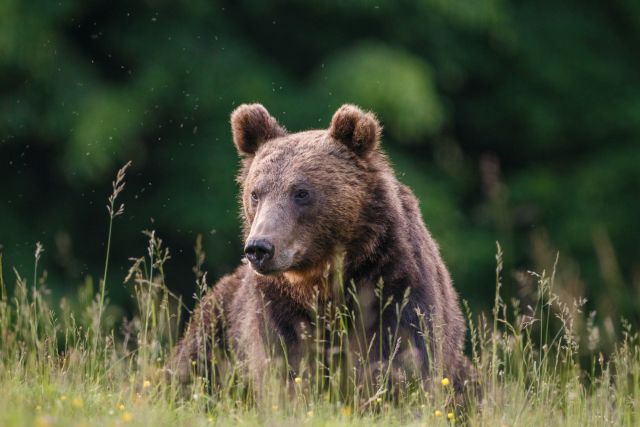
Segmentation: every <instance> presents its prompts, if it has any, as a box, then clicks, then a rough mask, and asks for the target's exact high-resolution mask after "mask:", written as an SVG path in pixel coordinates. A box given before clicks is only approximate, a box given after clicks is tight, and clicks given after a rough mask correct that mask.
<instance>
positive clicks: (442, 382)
mask: <svg viewBox="0 0 640 427" xmlns="http://www.w3.org/2000/svg"><path fill="white" fill-rule="evenodd" d="M440 383H441V384H442V386H443V387H446V386H448V385H449V378H447V377H444V378H443V379H442V381H440Z"/></svg>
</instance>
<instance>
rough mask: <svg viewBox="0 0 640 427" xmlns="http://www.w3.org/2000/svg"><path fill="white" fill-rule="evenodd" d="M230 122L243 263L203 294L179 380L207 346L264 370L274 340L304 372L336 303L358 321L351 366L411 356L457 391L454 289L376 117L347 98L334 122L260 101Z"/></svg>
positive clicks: (459, 350) (459, 369)
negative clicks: (316, 123) (276, 114)
mask: <svg viewBox="0 0 640 427" xmlns="http://www.w3.org/2000/svg"><path fill="white" fill-rule="evenodd" d="M231 128H232V133H233V141H234V143H235V145H236V147H237V150H238V152H239V154H240V157H241V169H240V173H239V175H238V183H239V184H240V187H241V195H240V202H241V211H242V219H243V223H244V239H245V247H244V252H245V262H244V263H243V264H242V265H240V266H239V267H238V268H237V269H236V271H235V272H234V273H233V274H231V275H228V276H226V277H223V278H222V279H221V280H220V281H219V282H218V283H217V284H216V285H215V286H214V287H213V288H212V289H211V290H210V291H209V292H208V293H207V294H206V295H205V296H204V298H203V299H202V300H201V302H200V304H199V306H198V307H197V308H196V310H195V311H194V314H193V315H192V317H191V320H190V323H189V325H188V328H187V330H186V333H185V335H184V338H183V339H182V341H181V342H180V343H179V345H178V346H177V348H176V351H175V353H174V355H173V358H172V361H171V362H170V367H169V369H170V372H173V373H174V374H175V375H177V377H178V378H180V380H182V381H184V380H187V379H188V378H189V377H190V375H191V374H192V373H193V371H194V369H196V368H194V367H196V366H197V367H199V368H198V369H201V368H202V367H203V366H204V367H205V368H206V367H207V365H208V366H209V367H210V368H213V369H215V366H213V365H215V363H218V362H220V360H219V357H214V356H212V354H213V350H215V349H225V352H226V351H230V352H232V353H233V354H234V361H235V362H238V363H240V364H242V365H243V366H246V368H247V370H248V371H249V373H251V374H252V375H254V376H255V377H256V378H257V377H259V376H260V375H262V374H263V373H264V372H265V370H266V369H265V368H266V367H267V366H268V364H269V363H270V361H272V360H273V359H272V358H273V357H274V356H273V351H274V348H277V349H279V350H275V352H276V353H277V352H278V351H280V354H283V353H284V354H283V355H284V356H285V360H286V361H287V365H288V366H287V368H288V369H289V371H290V373H289V374H293V375H296V376H298V375H301V372H302V371H303V370H304V364H303V362H302V360H303V354H304V353H305V348H308V345H307V344H308V342H309V340H308V335H309V331H310V330H313V328H314V325H315V324H317V319H318V312H319V310H326V308H327V307H331V306H333V308H334V310H335V309H340V310H342V312H343V313H347V314H348V315H347V316H346V318H348V319H347V320H346V321H344V322H343V323H342V324H343V327H346V328H347V329H349V330H352V331H355V332H353V333H352V334H351V335H350V337H349V340H350V342H351V345H350V346H348V345H347V346H341V347H340V348H341V349H342V350H344V349H345V348H348V349H349V351H352V352H354V353H357V356H356V357H354V359H355V360H358V361H359V362H358V363H355V364H356V365H359V366H360V367H363V366H365V365H367V366H370V367H372V366H378V367H380V368H382V369H381V370H384V366H386V364H393V365H394V369H396V368H398V369H401V368H402V369H403V366H402V365H403V364H404V366H405V367H406V365H407V363H408V364H412V365H413V367H414V368H416V367H417V370H418V371H419V373H420V375H421V376H422V377H423V378H426V377H429V376H435V375H438V376H440V375H444V376H447V377H449V378H451V379H452V381H453V383H454V385H455V386H456V388H457V389H458V390H460V389H461V387H462V383H463V381H464V378H465V366H466V358H465V357H464V356H463V342H464V336H465V324H464V319H463V316H462V313H461V310H460V306H459V302H458V296H457V294H456V292H455V290H454V288H453V286H452V283H451V279H450V276H449V272H448V271H447V268H446V266H445V264H444V262H443V261H442V258H441V256H440V252H439V249H438V246H437V244H436V242H435V241H434V240H433V238H432V237H431V235H430V233H429V232H428V231H427V229H426V228H425V225H424V223H423V220H422V216H421V214H420V210H419V208H418V201H417V199H416V197H415V196H414V195H413V194H412V192H411V190H409V188H407V187H406V186H405V185H403V184H402V183H400V182H399V181H398V179H397V178H396V176H395V174H394V171H393V169H392V168H391V166H390V165H389V161H388V160H387V157H386V156H385V154H384V153H383V151H382V150H381V149H380V146H379V145H380V136H381V130H382V128H381V126H380V124H379V123H378V121H377V119H376V117H375V115H374V114H373V113H371V112H365V111H363V110H361V109H360V108H358V107H356V106H354V105H343V106H342V107H341V108H340V109H338V111H336V113H335V114H334V116H333V118H332V120H331V124H330V126H329V128H328V129H323V130H310V131H305V132H298V133H288V132H287V131H286V130H285V129H284V128H283V127H282V126H281V125H279V124H278V122H277V121H276V119H274V118H273V117H272V116H271V115H270V114H269V112H268V111H267V110H266V109H265V108H264V107H263V106H262V105H260V104H250V105H247V104H245V105H241V106H239V107H238V108H237V109H236V110H235V111H234V112H233V113H232V115H231ZM318 307H323V308H322V309H319V308H318ZM357 313H360V314H361V316H360V317H361V319H360V320H355V319H356V317H358V316H357ZM325 317H326V316H325ZM325 320H326V319H325ZM344 325H346V326H344ZM305 334H306V337H305ZM356 335H359V337H358V338H354V336H356ZM394 337H395V339H392V338H394ZM358 340H360V341H358ZM320 341H321V342H323V343H324V344H323V345H326V346H331V345H335V342H334V343H333V344H332V343H331V342H330V341H331V340H329V339H323V340H320ZM356 341H358V342H356ZM317 342H318V340H316V342H315V344H317ZM270 343H271V344H270ZM274 343H276V344H274ZM406 347H409V350H410V351H408V352H407V351H405V352H404V353H402V351H401V350H400V349H401V348H406ZM327 353H328V354H329V353H330V352H327ZM400 353H402V354H404V356H401V355H400ZM407 355H408V356H407ZM214 359H215V360H214ZM212 361H213V363H212ZM271 366H273V364H271ZM205 370H206V369H205ZM211 370H212V369H210V371H211ZM310 371H311V370H310ZM387 380H388V378H387Z"/></svg>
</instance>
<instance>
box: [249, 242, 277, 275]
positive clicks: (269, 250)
mask: <svg viewBox="0 0 640 427" xmlns="http://www.w3.org/2000/svg"><path fill="white" fill-rule="evenodd" d="M274 252H275V248H274V247H273V244H272V243H271V242H269V241H268V240H265V239H252V240H249V241H248V242H247V245H246V246H245V248H244V253H245V255H246V256H247V259H248V260H249V262H250V263H251V265H253V267H254V268H255V269H256V270H258V271H261V270H265V268H264V267H265V264H266V263H267V262H268V261H269V260H271V258H273V253H274Z"/></svg>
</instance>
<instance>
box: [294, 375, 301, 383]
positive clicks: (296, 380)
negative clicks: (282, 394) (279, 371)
mask: <svg viewBox="0 0 640 427" xmlns="http://www.w3.org/2000/svg"><path fill="white" fill-rule="evenodd" d="M293 381H295V382H296V384H300V383H301V382H302V378H300V377H296V378H295V379H294V380H293Z"/></svg>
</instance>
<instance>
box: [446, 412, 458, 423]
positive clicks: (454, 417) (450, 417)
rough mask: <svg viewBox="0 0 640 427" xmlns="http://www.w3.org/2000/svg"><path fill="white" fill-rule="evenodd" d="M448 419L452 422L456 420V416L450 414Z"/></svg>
mask: <svg viewBox="0 0 640 427" xmlns="http://www.w3.org/2000/svg"><path fill="white" fill-rule="evenodd" d="M447 418H449V419H450V420H451V421H453V420H455V419H456V415H455V414H454V413H453V412H449V413H448V414H447Z"/></svg>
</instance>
